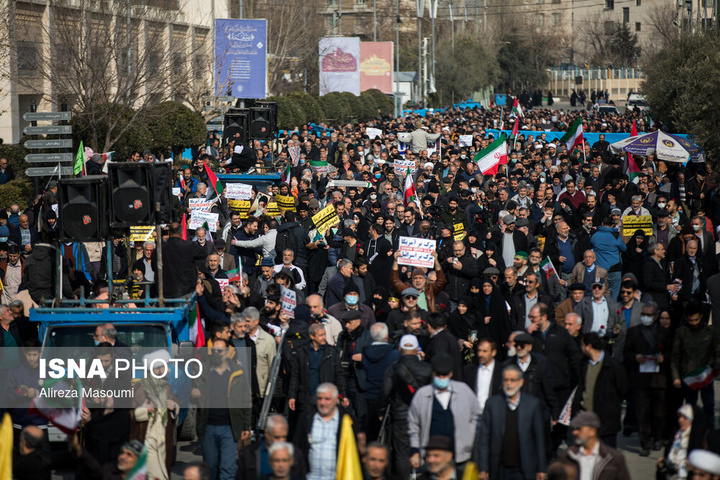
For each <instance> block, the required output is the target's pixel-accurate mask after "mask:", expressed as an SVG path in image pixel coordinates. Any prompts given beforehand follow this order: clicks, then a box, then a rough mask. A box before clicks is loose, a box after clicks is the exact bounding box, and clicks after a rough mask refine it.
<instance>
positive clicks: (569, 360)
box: [532, 322, 583, 408]
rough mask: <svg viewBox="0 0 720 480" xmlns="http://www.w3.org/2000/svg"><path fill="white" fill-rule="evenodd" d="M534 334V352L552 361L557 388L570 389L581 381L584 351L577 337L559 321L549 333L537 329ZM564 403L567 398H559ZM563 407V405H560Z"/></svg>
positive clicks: (553, 324)
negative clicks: (581, 349)
mask: <svg viewBox="0 0 720 480" xmlns="http://www.w3.org/2000/svg"><path fill="white" fill-rule="evenodd" d="M532 336H533V352H537V353H542V354H543V355H545V357H547V359H548V361H549V362H550V365H551V369H552V376H553V388H554V389H555V390H568V389H572V388H574V387H575V386H576V385H577V384H578V382H579V381H580V364H581V363H582V359H583V356H582V353H580V349H579V348H578V345H577V342H575V339H574V338H572V337H571V336H570V334H569V333H568V331H567V330H565V328H563V327H561V326H559V325H558V324H557V323H554V322H553V323H551V324H550V327H548V330H547V333H545V335H544V338H543V334H542V332H540V331H535V332H533V334H532ZM557 400H558V403H563V402H564V401H565V400H566V399H563V398H559V399H557ZM560 408H562V405H560Z"/></svg>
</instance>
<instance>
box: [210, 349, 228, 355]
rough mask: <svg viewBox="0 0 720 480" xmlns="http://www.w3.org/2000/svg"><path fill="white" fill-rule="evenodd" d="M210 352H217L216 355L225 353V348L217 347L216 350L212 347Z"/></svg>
mask: <svg viewBox="0 0 720 480" xmlns="http://www.w3.org/2000/svg"><path fill="white" fill-rule="evenodd" d="M212 352H213V353H216V354H218V355H222V354H223V353H225V350H223V349H217V350H216V349H213V351H212Z"/></svg>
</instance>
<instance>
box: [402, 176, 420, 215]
mask: <svg viewBox="0 0 720 480" xmlns="http://www.w3.org/2000/svg"><path fill="white" fill-rule="evenodd" d="M403 203H404V204H405V206H406V207H407V206H408V205H410V204H411V203H415V205H417V208H418V211H422V208H421V207H420V200H419V199H418V196H417V190H415V181H414V180H413V176H412V173H410V167H408V169H407V173H406V174H405V197H404V200H403Z"/></svg>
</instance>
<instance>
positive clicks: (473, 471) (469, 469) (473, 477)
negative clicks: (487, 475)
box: [462, 462, 480, 480]
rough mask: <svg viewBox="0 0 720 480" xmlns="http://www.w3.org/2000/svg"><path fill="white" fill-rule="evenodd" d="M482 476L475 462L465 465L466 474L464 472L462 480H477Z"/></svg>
mask: <svg viewBox="0 0 720 480" xmlns="http://www.w3.org/2000/svg"><path fill="white" fill-rule="evenodd" d="M479 476H480V472H478V469H477V466H475V464H474V463H473V462H468V463H467V464H466V465H465V472H463V476H462V480H477V479H478V477H479Z"/></svg>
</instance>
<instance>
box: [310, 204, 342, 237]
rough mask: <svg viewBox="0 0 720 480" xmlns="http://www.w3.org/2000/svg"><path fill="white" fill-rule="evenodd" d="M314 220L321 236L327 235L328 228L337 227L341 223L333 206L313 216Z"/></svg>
mask: <svg viewBox="0 0 720 480" xmlns="http://www.w3.org/2000/svg"><path fill="white" fill-rule="evenodd" d="M312 220H313V223H314V224H315V227H317V230H318V232H320V234H321V235H325V232H327V230H328V228H330V227H332V226H335V225H336V224H337V223H338V222H339V221H340V218H339V217H338V216H337V212H336V211H335V207H334V206H333V205H328V206H327V207H325V208H323V209H322V210H320V211H319V212H318V213H316V214H315V215H313V217H312Z"/></svg>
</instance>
